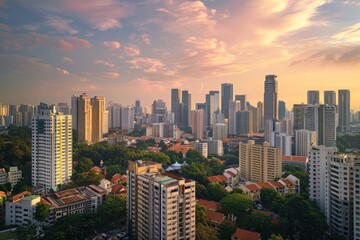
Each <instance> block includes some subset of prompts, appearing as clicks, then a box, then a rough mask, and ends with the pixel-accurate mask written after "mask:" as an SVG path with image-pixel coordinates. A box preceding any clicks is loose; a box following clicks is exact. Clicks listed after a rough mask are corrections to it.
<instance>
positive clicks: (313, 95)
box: [307, 90, 320, 104]
mask: <svg viewBox="0 0 360 240" xmlns="http://www.w3.org/2000/svg"><path fill="white" fill-rule="evenodd" d="M307 103H308V104H320V92H319V91H317V90H309V91H308V92H307Z"/></svg>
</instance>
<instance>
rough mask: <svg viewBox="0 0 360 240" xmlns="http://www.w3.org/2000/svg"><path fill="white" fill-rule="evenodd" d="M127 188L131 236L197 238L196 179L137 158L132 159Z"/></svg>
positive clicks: (192, 239) (144, 237)
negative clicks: (184, 176)
mask: <svg viewBox="0 0 360 240" xmlns="http://www.w3.org/2000/svg"><path fill="white" fill-rule="evenodd" d="M126 188H127V194H128V197H127V228H128V233H129V235H130V239H146V240H157V239H163V240H165V239H191V240H195V203H196V199H195V182H194V181H192V180H188V179H184V178H182V177H180V176H177V175H175V174H170V173H167V172H164V171H161V164H158V163H153V162H147V161H141V160H137V161H129V170H128V171H127V184H126Z"/></svg>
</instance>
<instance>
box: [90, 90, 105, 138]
mask: <svg viewBox="0 0 360 240" xmlns="http://www.w3.org/2000/svg"><path fill="white" fill-rule="evenodd" d="M91 107H92V142H93V143H98V142H101V141H103V136H104V122H105V121H108V119H105V98H104V97H101V96H95V97H94V98H92V99H91Z"/></svg>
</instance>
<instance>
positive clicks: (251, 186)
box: [245, 184, 260, 191]
mask: <svg viewBox="0 0 360 240" xmlns="http://www.w3.org/2000/svg"><path fill="white" fill-rule="evenodd" d="M245 187H246V188H247V189H248V190H249V191H259V190H260V187H259V186H258V185H256V184H248V185H245Z"/></svg>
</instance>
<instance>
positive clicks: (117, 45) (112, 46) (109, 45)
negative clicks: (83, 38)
mask: <svg viewBox="0 0 360 240" xmlns="http://www.w3.org/2000/svg"><path fill="white" fill-rule="evenodd" d="M102 45H103V46H105V47H107V48H109V49H111V50H115V49H118V48H120V47H121V44H120V42H118V41H105V42H103V43H102Z"/></svg>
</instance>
